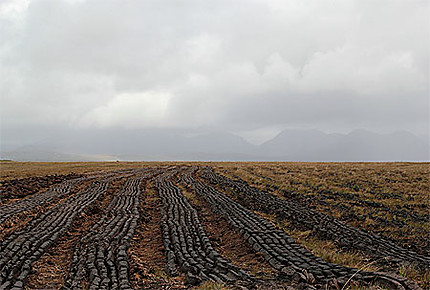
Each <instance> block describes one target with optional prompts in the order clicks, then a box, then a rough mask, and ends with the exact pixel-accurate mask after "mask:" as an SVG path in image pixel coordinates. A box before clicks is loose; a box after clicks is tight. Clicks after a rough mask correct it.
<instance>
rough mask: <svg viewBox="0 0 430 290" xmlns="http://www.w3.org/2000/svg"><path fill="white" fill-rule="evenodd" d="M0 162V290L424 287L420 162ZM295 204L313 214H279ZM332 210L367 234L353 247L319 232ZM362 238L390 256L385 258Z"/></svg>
mask: <svg viewBox="0 0 430 290" xmlns="http://www.w3.org/2000/svg"><path fill="white" fill-rule="evenodd" d="M207 166H210V167H211V168H212V169H210V170H211V171H208V167H207ZM0 168H1V179H0V181H1V184H0V190H1V203H0V215H2V216H0V220H2V223H1V224H0V232H1V235H0V238H1V247H0V256H1V258H0V271H1V272H0V273H1V276H0V288H2V287H3V288H4V289H10V288H12V287H13V286H15V287H17V288H20V287H26V288H27V289H43V288H45V289H58V288H61V287H62V286H64V285H66V284H65V283H66V281H80V282H79V284H77V285H76V286H77V287H79V288H81V287H84V288H87V287H95V288H94V289H101V288H104V287H107V288H110V287H113V285H115V283H118V285H119V286H121V287H124V289H126V288H127V287H132V288H134V289H142V288H143V289H182V288H188V287H198V288H201V289H223V288H226V289H236V288H238V289H296V288H303V289H305V288H306V287H308V288H309V287H310V288H309V289H311V288H312V287H316V288H321V289H325V288H328V289H330V288H332V289H337V288H338V289H341V288H342V287H343V288H344V289H368V288H373V289H387V288H388V289H401V288H398V287H404V288H405V289H418V288H416V287H421V288H423V289H426V288H428V287H430V281H429V280H430V274H429V270H428V266H429V264H428V261H430V259H429V257H428V256H429V253H430V249H429V240H428V233H429V231H430V225H429V218H430V216H429V209H430V207H429V199H430V196H429V195H430V189H429V184H430V180H429V176H430V175H429V173H430V172H429V164H428V163H173V162H169V163H159V162H145V163H143V162H142V163H141V162H90V163H78V162H77V163H28V162H26V163H20V162H9V161H8V162H0ZM210 172H213V173H210ZM211 174H214V175H211ZM131 178H135V179H136V178H137V179H136V180H135V181H134V183H133V182H132V181H131ZM69 181H70V182H71V183H70V185H68V183H67V182H69ZM128 181H129V182H131V183H130V184H129V188H128V187H127V186H126V185H125V184H126V183H127V182H128ZM64 184H66V185H64ZM130 186H131V187H130ZM127 188H128V189H127ZM88 197H90V199H88ZM136 198H137V199H136ZM218 198H221V199H219V202H216V203H215V204H214V203H213V202H214V201H215V200H217V199H218ZM27 199H28V201H26V200H27ZM23 201H24V202H23ZM284 204H285V206H286V207H288V206H290V205H292V206H293V208H292V210H290V211H288V210H286V209H285V208H283V207H284ZM269 205H271V206H269ZM274 205H276V206H274ZM24 206H25V208H21V207H24ZM272 206H273V207H272ZM296 207H297V208H296ZM303 210H304V213H305V215H306V214H309V213H311V214H310V216H312V212H314V213H315V214H314V215H318V216H319V215H321V217H325V216H326V217H327V218H323V219H324V220H327V221H324V225H322V224H321V225H317V224H318V223H319V222H318V221H315V220H312V218H311V217H310V218H309V219H308V220H306V219H303V221H304V222H305V223H304V224H303V225H302V226H301V225H300V219H296V218H294V217H289V214H291V213H296V212H301V211H303ZM6 214H7V215H6ZM232 217H235V218H233V219H232ZM333 218H334V219H333ZM242 219H243V222H240V221H241V220H242ZM3 220H4V221H3ZM236 221H239V223H238V224H237V223H236ZM309 221H310V223H311V224H312V223H316V224H315V226H316V227H315V226H312V225H311V226H309V225H308V224H306V222H309ZM332 222H334V223H337V222H341V225H345V227H346V228H347V229H348V227H353V229H359V230H362V231H363V233H364V234H363V237H367V236H366V235H367V234H366V233H372V234H378V238H377V239H376V240H375V241H374V242H372V241H373V238H372V239H371V241H370V242H369V243H370V244H357V245H356V244H349V243H346V242H344V241H342V235H340V238H339V235H336V234H330V232H324V234H321V227H323V228H322V229H324V226H327V225H328V226H330V223H332ZM48 225H49V226H48ZM249 226H250V227H251V228H249ZM253 227H255V228H253ZM342 227H343V226H342ZM257 228H261V229H263V228H264V229H265V230H264V231H262V230H257ZM339 230H340V228H339ZM30 233H31V234H30ZM90 233H91V234H90ZM360 233H361V232H360V231H358V232H357V233H356V234H355V235H359V236H360V235H361V234H360ZM33 236H34V238H33V239H32V237H33ZM116 236H118V237H119V236H121V238H120V239H116V238H115V237H116ZM259 239H262V240H261V241H260V240H259ZM380 241H382V242H380ZM372 243H381V244H384V247H385V245H392V246H390V247H391V248H392V249H395V250H396V249H400V251H401V252H403V251H404V254H402V255H401V257H400V258H399V257H397V258H396V257H389V256H390V254H389V253H390V250H389V249H388V250H383V249H379V248H378V247H377V246H376V244H375V248H374V247H373V245H372ZM286 244H287V245H291V248H290V247H289V246H287V247H286V248H284V246H285V245H286ZM79 245H84V246H83V247H84V248H82V246H79ZM369 245H370V248H372V249H369V250H367V248H366V247H369ZM398 247H400V248H398ZM272 251H273V252H272ZM387 253H388V254H387ZM292 254H293V255H298V256H297V259H292V260H289V259H290V256H291V255H292ZM283 255H285V257H286V258H285V259H284V258H282V256H283ZM391 256H393V255H391ZM321 258H322V259H321ZM321 267H323V268H325V267H327V272H324V273H323V272H321V269H323V268H321ZM71 269H73V270H72V272H71ZM318 269H320V270H318ZM172 271H173V272H172ZM324 271H325V270H324ZM357 271H358V272H357ZM380 272H383V273H382V274H379V273H380ZM402 277H405V278H402ZM70 283H71V282H70ZM67 285H69V284H67ZM70 285H71V284H70ZM399 285H401V286H399ZM68 287H69V286H68ZM291 287H292V288H291ZM396 287H397V288H396ZM3 288H2V289H3Z"/></svg>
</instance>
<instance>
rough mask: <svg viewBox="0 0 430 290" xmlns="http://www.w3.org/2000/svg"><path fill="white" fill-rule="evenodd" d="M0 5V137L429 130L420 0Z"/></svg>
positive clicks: (45, 0)
mask: <svg viewBox="0 0 430 290" xmlns="http://www.w3.org/2000/svg"><path fill="white" fill-rule="evenodd" d="M0 5H1V6H0V7H1V8H0V17H1V20H0V24H1V30H0V35H1V40H2V41H1V42H0V66H1V78H0V94H1V109H0V113H1V126H2V132H3V134H5V135H8V134H9V133H8V132H9V131H14V130H17V129H18V128H21V130H22V128H26V127H31V128H35V127H36V128H43V127H46V126H53V125H55V126H59V127H63V128H150V127H159V128H171V127H205V126H208V127H215V128H222V129H225V130H229V131H231V132H235V133H239V134H242V136H247V137H249V138H250V139H252V138H256V139H258V138H259V136H260V139H261V138H264V136H267V135H268V134H269V135H270V132H274V131H275V132H279V131H280V130H282V129H284V128H317V129H322V130H326V131H331V132H336V131H341V132H342V131H343V132H344V131H348V130H353V129H355V128H368V129H372V130H374V131H380V132H389V131H393V130H396V129H401V130H408V131H411V132H414V133H418V134H424V133H426V132H428V129H429V128H428V124H429V53H428V52H429V43H430V40H429V27H430V26H429V18H428V13H429V9H430V5H429V2H428V1H352V0H345V1H336V2H334V1H328V0H323V1H298V0H294V1H278V0H270V1H266V0H265V1H262V0H261V1H257V0H254V1H196V0H190V1H174V2H173V3H172V2H171V1H163V0H162V1H137V0H127V1H113V0H103V1H101V0H100V1H97V0H96V1H85V0H79V1H77V0H75V1H71V0H68V1H60V0H41V1H20V0H16V1H10V0H9V1H3V2H2V3H1V4H0ZM24 132H25V130H24ZM262 136H263V137H262Z"/></svg>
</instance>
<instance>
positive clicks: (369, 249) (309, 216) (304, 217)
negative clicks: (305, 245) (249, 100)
mask: <svg viewBox="0 0 430 290" xmlns="http://www.w3.org/2000/svg"><path fill="white" fill-rule="evenodd" d="M201 176H202V177H203V178H204V179H205V180H207V181H208V182H210V183H212V184H215V185H219V186H221V187H229V188H231V189H233V191H234V193H235V194H237V195H238V200H240V203H241V204H242V205H244V206H246V207H249V208H251V209H253V210H259V211H263V212H270V213H275V214H276V215H278V216H280V217H282V218H285V219H287V220H288V221H289V222H291V223H292V224H293V225H294V226H295V227H297V228H300V229H306V230H312V231H313V233H315V234H316V235H317V236H318V237H320V238H322V239H327V240H332V241H334V242H335V243H336V244H337V245H338V246H340V247H342V248H347V249H356V250H359V251H362V252H364V253H366V254H367V255H369V256H371V257H374V258H377V259H379V260H378V262H379V263H384V261H388V262H390V263H398V262H409V263H413V264H416V265H418V266H420V267H423V268H428V267H429V266H430V257H426V256H423V255H420V254H418V253H416V252H414V251H411V250H408V249H404V248H402V247H400V246H398V245H396V244H395V243H393V242H391V241H389V240H387V239H384V238H383V237H381V236H379V235H376V234H373V233H368V232H365V231H363V230H360V229H357V228H355V227H352V226H349V225H347V224H345V223H344V222H341V221H339V220H337V219H335V218H333V217H331V216H328V215H326V214H323V213H320V212H317V211H314V210H312V209H310V208H308V207H306V206H304V205H302V204H299V203H296V202H292V201H288V200H284V199H281V198H279V197H277V196H274V195H272V194H269V193H266V192H263V191H260V190H258V189H256V188H254V187H252V186H249V185H248V184H247V183H246V182H245V181H242V180H232V179H230V178H227V177H225V176H222V175H220V174H217V173H215V172H214V171H213V169H212V168H207V167H206V168H204V169H203V170H202V174H201Z"/></svg>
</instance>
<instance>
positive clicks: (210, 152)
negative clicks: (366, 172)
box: [1, 129, 430, 161]
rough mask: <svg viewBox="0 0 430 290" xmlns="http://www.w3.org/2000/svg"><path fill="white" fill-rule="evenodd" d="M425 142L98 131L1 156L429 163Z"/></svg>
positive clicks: (300, 133) (358, 135)
mask: <svg viewBox="0 0 430 290" xmlns="http://www.w3.org/2000/svg"><path fill="white" fill-rule="evenodd" d="M429 151H430V147H429V142H428V140H426V138H422V137H421V138H420V137H417V136H416V135H413V134H411V133H409V132H404V131H399V132H395V133H392V134H377V133H373V132H370V131H366V130H356V131H353V132H351V133H349V134H326V133H323V132H321V131H318V130H284V131H282V132H281V133H280V134H278V135H277V136H276V137H274V138H273V139H271V140H269V141H267V142H265V143H263V144H261V145H253V144H251V143H249V142H247V141H246V140H245V139H243V138H241V137H240V136H237V135H234V134H231V133H228V132H223V131H204V130H198V129H189V130H185V129H135V130H131V129H130V130H118V129H99V130H72V131H67V132H57V133H55V134H53V135H52V136H50V137H47V138H44V139H43V140H39V141H38V142H35V143H32V144H28V145H26V146H22V147H18V148H13V149H12V150H8V151H7V152H2V153H1V158H2V159H12V160H16V161H97V160H160V161H164V160H202V161H209V160H213V161H252V160H255V161H263V160H267V161H428V160H429Z"/></svg>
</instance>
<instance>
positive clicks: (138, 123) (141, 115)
mask: <svg viewBox="0 0 430 290" xmlns="http://www.w3.org/2000/svg"><path fill="white" fill-rule="evenodd" d="M170 98H171V95H170V94H169V93H164V92H143V93H121V94H119V95H117V96H115V97H114V98H113V99H111V100H109V102H108V103H107V104H105V105H102V106H99V107H96V108H95V109H93V110H91V111H90V112H89V113H87V114H86V115H85V116H84V117H83V118H82V119H81V120H80V121H79V125H81V126H89V127H111V126H114V127H115V126H120V127H126V128H139V127H152V126H154V127H158V126H162V125H164V122H165V117H166V111H167V107H168V103H169V99H170Z"/></svg>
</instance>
